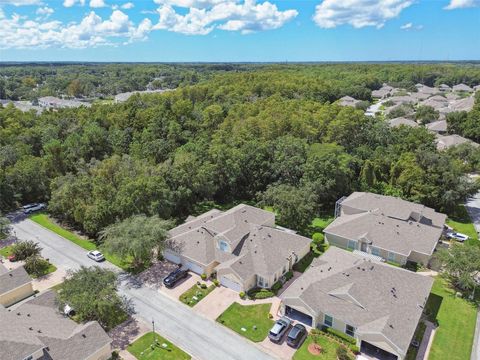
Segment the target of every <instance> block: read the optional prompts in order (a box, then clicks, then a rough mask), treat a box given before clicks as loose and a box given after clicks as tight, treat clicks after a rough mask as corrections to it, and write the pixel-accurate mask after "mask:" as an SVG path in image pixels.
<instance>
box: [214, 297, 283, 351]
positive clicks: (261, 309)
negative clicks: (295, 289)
mask: <svg viewBox="0 0 480 360" xmlns="http://www.w3.org/2000/svg"><path fill="white" fill-rule="evenodd" d="M271 307H272V304H259V305H240V304H239V303H236V302H235V303H233V304H232V305H230V306H229V307H228V309H227V310H225V311H224V312H223V314H222V315H220V316H219V317H218V318H217V321H218V322H219V323H221V324H223V325H225V326H226V327H228V328H230V329H232V330H233V331H235V332H236V333H238V334H240V335H242V336H245V337H246V338H247V339H249V340H252V341H254V342H260V341H262V340H264V339H265V338H266V337H267V335H268V332H269V331H270V329H271V328H272V326H273V324H274V321H273V320H271V319H270V318H269V317H268V315H269V314H270V308H271ZM242 329H244V330H245V331H243V330H242Z"/></svg>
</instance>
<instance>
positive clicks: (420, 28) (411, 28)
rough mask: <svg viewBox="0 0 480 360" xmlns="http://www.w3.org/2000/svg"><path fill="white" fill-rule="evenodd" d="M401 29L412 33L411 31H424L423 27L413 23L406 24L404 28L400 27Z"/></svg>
mask: <svg viewBox="0 0 480 360" xmlns="http://www.w3.org/2000/svg"><path fill="white" fill-rule="evenodd" d="M400 29H402V30H407V31H410V30H422V29H423V25H414V24H413V23H411V22H409V23H406V24H403V25H402V26H400Z"/></svg>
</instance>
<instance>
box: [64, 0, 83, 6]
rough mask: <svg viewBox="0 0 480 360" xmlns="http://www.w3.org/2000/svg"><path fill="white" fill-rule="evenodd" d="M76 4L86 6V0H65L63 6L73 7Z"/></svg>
mask: <svg viewBox="0 0 480 360" xmlns="http://www.w3.org/2000/svg"><path fill="white" fill-rule="evenodd" d="M76 4H78V5H81V6H84V5H85V0H64V1H63V6H65V7H72V6H74V5H76Z"/></svg>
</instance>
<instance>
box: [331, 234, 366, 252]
mask: <svg viewBox="0 0 480 360" xmlns="http://www.w3.org/2000/svg"><path fill="white" fill-rule="evenodd" d="M325 241H326V242H327V243H328V244H330V245H334V246H337V247H339V248H342V249H346V248H347V247H348V239H345V238H343V237H340V236H337V235H333V234H328V233H325ZM358 246H360V245H358ZM357 250H359V249H357Z"/></svg>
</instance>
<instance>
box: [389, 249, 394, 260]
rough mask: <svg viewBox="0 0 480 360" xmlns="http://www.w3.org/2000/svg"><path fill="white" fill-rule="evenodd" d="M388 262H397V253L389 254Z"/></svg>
mask: <svg viewBox="0 0 480 360" xmlns="http://www.w3.org/2000/svg"><path fill="white" fill-rule="evenodd" d="M388 261H395V253H393V252H390V251H389V252H388Z"/></svg>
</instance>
